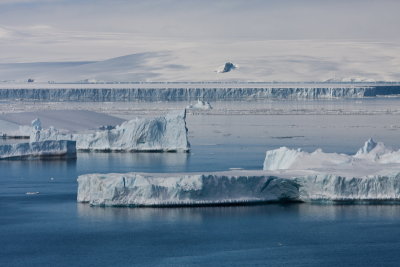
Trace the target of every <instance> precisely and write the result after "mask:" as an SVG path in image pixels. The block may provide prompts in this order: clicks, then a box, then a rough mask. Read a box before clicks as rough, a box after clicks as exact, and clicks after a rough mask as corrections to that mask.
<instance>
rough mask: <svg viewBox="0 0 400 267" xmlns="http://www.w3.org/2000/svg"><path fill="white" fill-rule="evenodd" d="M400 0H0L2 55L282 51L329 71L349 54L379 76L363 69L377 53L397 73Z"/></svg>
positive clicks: (249, 55) (180, 57)
mask: <svg viewBox="0 0 400 267" xmlns="http://www.w3.org/2000/svg"><path fill="white" fill-rule="evenodd" d="M399 10H400V1H398V0H130V1H128V0H108V1H107V0H0V51H1V53H0V64H3V63H26V62H56V61H98V60H105V59H109V58H113V57H119V56H124V55H131V54H140V53H150V54H152V55H160V54H162V55H165V53H169V52H170V53H169V57H168V60H169V61H168V62H163V60H164V61H166V60H167V59H163V58H162V57H160V58H159V59H157V60H158V62H159V64H166V65H174V64H175V65H176V64H178V63H179V64H181V65H184V66H186V67H187V69H191V70H195V69H196V68H198V69H199V71H198V72H197V73H201V71H202V70H204V69H207V70H208V69H210V68H214V66H215V65H217V64H218V65H219V64H223V60H236V59H238V60H239V61H241V62H244V63H245V64H248V62H250V61H251V60H252V61H253V62H254V61H255V60H257V59H258V58H260V59H263V60H264V61H262V62H261V61H260V65H257V66H262V65H265V62H272V61H271V60H272V57H275V58H283V57H284V58H285V60H286V61H285V62H289V61H288V60H289V59H291V58H292V59H293V58H296V62H299V61H301V60H300V59H301V58H303V59H304V60H305V61H307V60H308V61H307V62H309V63H308V65H307V68H317V66H320V65H324V66H328V67H329V66H330V67H329V68H330V69H329V71H330V74H329V75H328V74H327V76H332V75H333V73H336V70H335V68H333V67H332V66H333V65H341V64H342V63H343V62H347V63H348V64H351V66H352V68H354V71H353V72H352V73H355V74H357V73H358V74H359V75H363V76H364V75H366V76H368V75H370V76H374V75H375V76H374V77H378V78H379V77H382V75H381V74H379V75H378V74H376V73H377V72H378V71H379V70H378V69H376V70H374V71H373V72H372V74H369V71H370V69H371V68H368V69H362V71H361V70H360V68H361V67H362V66H363V65H365V64H367V65H368V64H370V65H368V66H371V67H373V66H374V65H376V62H378V61H379V62H380V63H379V64H381V65H379V66H384V67H385V71H386V70H389V71H390V72H393V74H390V75H391V76H390V77H397V68H398V66H399V64H400V56H399V55H398V54H399V53H398V52H399V49H400V35H399V34H398V29H399V26H400V16H398V11H399ZM277 41H279V42H281V43H276V42H277ZM314 43H315V46H313V44H314ZM235 44H237V45H235ZM286 44H287V45H286ZM228 47H229V50H228ZM312 47H314V48H312ZM285 49H286V50H285ZM181 52H182V53H181ZM356 54H357V57H356V56H354V55H356ZM155 57H156V56H155ZM207 57H209V58H207ZM139 58H140V57H139ZM165 58H166V57H165ZM205 58H206V59H207V60H208V61H206V60H205ZM213 58H214V59H215V60H213ZM217 59H218V60H217ZM250 59H251V60H250ZM361 59H362V60H361ZM146 60H148V59H146ZM175 60H176V61H177V62H178V63H176V62H175ZM274 60H275V59H274ZM199 61H203V63H202V64H203V65H202V67H201V68H200V67H198V66H197V62H199ZM241 62H239V63H241ZM313 62H318V64H314V63H313ZM245 64H244V65H243V64H242V66H243V68H242V70H244V69H245V67H246V65H245ZM285 64H286V65H282V66H281V67H280V68H282V69H283V70H284V69H287V67H286V66H288V65H289V64H290V63H285ZM296 64H297V63H296ZM349 66H350V65H349ZM216 67H218V66H216ZM328 67H326V68H328ZM375 68H378V67H375ZM200 69H201V71H200ZM274 69H278V68H277V66H276V65H274V66H273V65H271V66H268V70H267V69H265V72H263V74H262V75H263V76H265V73H267V72H268V71H270V70H271V71H270V72H269V73H271V72H272V70H274ZM349 70H352V69H351V68H350V67H349V68H348V69H347V68H346V70H343V71H342V72H343V73H347V72H349ZM295 71H296V72H297V73H305V72H306V71H305V68H304V67H302V68H301V69H300V68H299V69H295ZM249 73H250V70H249ZM374 73H375V74H374ZM335 75H336V74H335ZM299 77H300V76H299ZM272 78H274V77H271V79H272ZM278 78H279V77H278ZM383 78H385V77H383ZM307 79H309V77H307Z"/></svg>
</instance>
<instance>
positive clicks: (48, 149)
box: [0, 140, 76, 159]
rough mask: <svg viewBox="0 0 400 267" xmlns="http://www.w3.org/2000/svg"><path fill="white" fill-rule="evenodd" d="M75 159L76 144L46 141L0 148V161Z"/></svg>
mask: <svg viewBox="0 0 400 267" xmlns="http://www.w3.org/2000/svg"><path fill="white" fill-rule="evenodd" d="M30 158H40V159H42V158H48V159H50V158H76V142H75V141H66V140H57V141H56V140H47V141H43V142H32V143H20V144H11V145H1V146H0V159H30Z"/></svg>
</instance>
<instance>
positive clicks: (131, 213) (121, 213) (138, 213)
mask: <svg viewBox="0 0 400 267" xmlns="http://www.w3.org/2000/svg"><path fill="white" fill-rule="evenodd" d="M77 211H78V216H79V217H80V218H82V219H96V220H98V219H100V220H107V221H114V220H115V221H131V222H134V221H145V222H146V221H148V222H153V221H169V222H192V223H196V222H197V223H200V222H202V221H207V220H206V219H207V218H210V217H213V218H229V219H232V220H235V219H240V218H251V217H265V218H279V217H292V218H297V219H298V220H300V221H303V222H307V221H314V222H315V221H336V220H346V219H356V220H357V219H385V220H398V219H400V205H318V204H309V203H302V204H267V205H255V206H225V207H183V208H182V207H179V208H117V207H105V208H104V207H92V206H90V205H89V204H81V203H80V204H77Z"/></svg>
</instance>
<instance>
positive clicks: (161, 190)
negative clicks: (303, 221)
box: [77, 171, 400, 206]
mask: <svg viewBox="0 0 400 267" xmlns="http://www.w3.org/2000/svg"><path fill="white" fill-rule="evenodd" d="M78 183H79V186H78V197H77V200H78V202H83V203H90V204H91V205H95V206H182V205H222V204H250V203H260V202H282V201H285V202H286V201H302V202H313V201H400V173H394V174H390V175H386V176H381V175H373V176H368V177H359V178H355V177H345V176H340V175H325V174H304V173H303V174H301V173H299V174H298V175H296V174H295V173H274V172H265V171H249V172H246V171H241V172H239V173H233V172H226V173H210V174H181V175H179V174H175V175H170V174H169V175H168V174H164V175H160V174H137V173H127V174H87V175H81V176H79V178H78Z"/></svg>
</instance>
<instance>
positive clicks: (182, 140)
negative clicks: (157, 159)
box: [30, 110, 190, 152]
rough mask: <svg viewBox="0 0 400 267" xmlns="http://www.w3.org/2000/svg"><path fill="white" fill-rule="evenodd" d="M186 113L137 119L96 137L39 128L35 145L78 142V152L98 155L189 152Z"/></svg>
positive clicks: (99, 132) (33, 137)
mask: <svg viewBox="0 0 400 267" xmlns="http://www.w3.org/2000/svg"><path fill="white" fill-rule="evenodd" d="M185 117H186V113H185V111H184V110H183V111H179V112H172V113H170V114H167V115H166V116H164V117H158V118H151V119H147V118H136V119H133V120H130V121H126V122H124V123H122V124H121V125H118V126H116V127H115V129H109V130H102V131H97V132H95V133H81V134H79V133H78V134H66V133H60V132H59V131H58V130H57V129H55V128H52V127H50V128H49V129H41V126H40V127H38V126H35V127H34V129H33V131H32V133H31V136H30V139H31V141H43V140H74V141H76V146H77V149H78V150H94V151H152V152H156V151H170V152H175V151H183V152H186V151H189V149H190V144H189V142H188V138H187V128H186V121H185Z"/></svg>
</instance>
